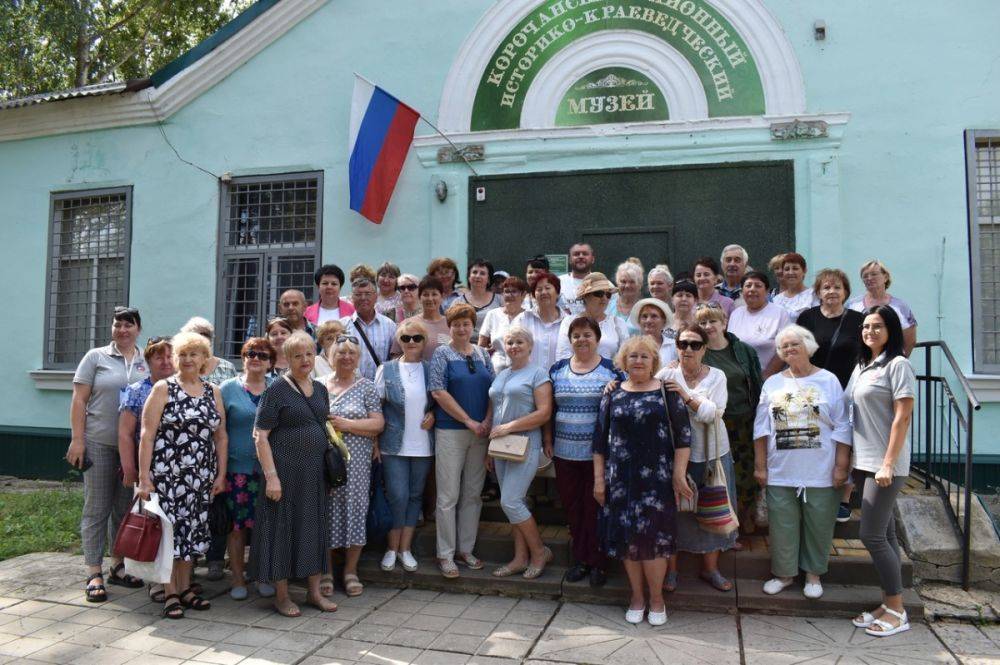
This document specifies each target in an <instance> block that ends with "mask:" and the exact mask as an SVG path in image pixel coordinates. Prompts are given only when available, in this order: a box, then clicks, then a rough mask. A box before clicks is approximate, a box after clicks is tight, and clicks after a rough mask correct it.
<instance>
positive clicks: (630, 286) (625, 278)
mask: <svg viewBox="0 0 1000 665" xmlns="http://www.w3.org/2000/svg"><path fill="white" fill-rule="evenodd" d="M642 278H643V270H642V262H641V261H640V260H639V259H637V258H635V257H631V258H629V259H628V260H627V261H625V262H624V263H619V264H618V268H617V269H616V270H615V284H617V285H618V293H616V294H615V295H614V296H612V298H611V301H610V302H609V303H608V307H607V309H606V310H605V311H606V312H607V314H609V315H611V316H617V317H618V318H619V319H621V320H623V321H626V322H627V321H628V320H629V316H631V314H632V307H633V306H634V305H635V303H636V301H637V300H639V296H640V295H642ZM630 332H631V333H633V334H634V333H635V331H634V330H632V331H630Z"/></svg>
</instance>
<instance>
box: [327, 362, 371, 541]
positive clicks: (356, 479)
mask: <svg viewBox="0 0 1000 665" xmlns="http://www.w3.org/2000/svg"><path fill="white" fill-rule="evenodd" d="M369 413H382V401H381V400H380V399H379V398H378V393H377V392H376V390H375V384H374V383H372V382H371V381H370V380H369V379H366V378H363V377H362V378H360V379H358V381H357V382H356V383H355V384H354V385H352V386H351V387H350V388H348V389H347V390H345V391H344V392H342V393H341V394H340V395H338V396H336V397H334V396H333V395H332V394H331V395H330V415H332V416H340V417H342V418H350V419H351V420H359V419H362V418H367V417H368V414H369ZM341 434H342V435H343V437H344V442H345V443H346V444H347V449H348V450H349V451H350V453H351V460H350V461H349V462H348V463H347V484H345V485H344V486H343V487H338V488H337V489H335V490H334V491H333V493H332V494H331V495H330V498H329V499H328V501H327V513H328V514H329V516H330V547H333V548H337V547H350V546H352V545H364V544H365V542H366V541H367V538H366V533H365V519H366V517H367V516H368V489H369V485H370V483H371V472H372V449H373V448H374V446H375V439H374V438H372V437H367V436H358V435H357V434H348V433H347V432H341Z"/></svg>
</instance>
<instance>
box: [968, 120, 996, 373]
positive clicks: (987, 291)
mask: <svg viewBox="0 0 1000 665" xmlns="http://www.w3.org/2000/svg"><path fill="white" fill-rule="evenodd" d="M966 171H967V174H966V175H967V178H968V197H969V205H968V208H969V227H970V228H969V239H970V241H971V243H972V247H971V251H970V252H969V255H970V257H971V260H972V311H973V313H972V328H973V335H974V338H973V349H974V354H973V358H974V360H973V369H974V370H975V371H976V372H982V373H990V374H998V373H1000V130H991V131H979V130H977V131H968V132H966Z"/></svg>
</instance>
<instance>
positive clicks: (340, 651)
mask: <svg viewBox="0 0 1000 665" xmlns="http://www.w3.org/2000/svg"><path fill="white" fill-rule="evenodd" d="M375 646H376V645H375V643H373V642H361V641H358V640H347V639H344V638H342V637H338V638H336V639H332V640H330V641H329V642H327V643H326V644H325V645H323V647H322V648H321V649H319V650H317V651H316V653H315V654H313V655H316V656H324V657H332V658H343V659H344V660H350V661H357V660H361V659H362V658H363V657H364V655H365V654H366V653H368V652H369V651H370V650H371V649H372V648H373V647H375Z"/></svg>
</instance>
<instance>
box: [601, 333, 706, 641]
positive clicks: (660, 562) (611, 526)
mask: <svg viewBox="0 0 1000 665" xmlns="http://www.w3.org/2000/svg"><path fill="white" fill-rule="evenodd" d="M615 363H616V364H617V365H618V366H619V367H620V368H622V369H623V370H624V371H625V373H626V374H627V375H628V378H626V379H625V380H624V381H622V382H621V385H619V386H617V387H616V388H614V389H613V390H611V391H610V392H608V393H607V394H606V395H604V397H603V398H602V399H601V412H600V415H599V416H598V419H597V426H596V428H595V430H594V498H595V499H596V500H597V503H599V504H600V505H601V511H600V513H599V516H598V526H597V530H598V538H599V540H600V543H601V550H602V551H603V552H604V553H605V554H606V555H607V556H608V558H610V559H622V560H623V561H624V564H625V572H626V574H627V575H628V582H629V589H630V594H631V599H630V602H629V607H628V611H627V612H625V620H626V621H628V622H629V623H641V622H642V620H643V618H644V617H645V615H646V609H647V606H648V609H649V623H650V625H653V626H662V625H663V624H664V623H666V621H667V609H666V605H665V604H664V602H663V579H664V577H665V576H666V573H667V559H668V558H669V557H670V556H671V555H673V553H674V551H675V546H676V538H677V520H676V517H677V500H678V497H679V496H680V495H683V496H685V497H690V496H691V489H690V488H689V487H688V485H687V480H686V477H685V475H686V473H687V464H688V455H689V454H690V445H691V425H690V422H689V419H688V413H687V409H686V408H685V407H684V403H683V402H682V401H681V399H680V397H679V396H678V395H677V393H674V392H666V391H664V389H663V384H662V383H661V382H660V380H659V379H657V378H656V376H655V375H656V372H657V371H658V370H659V368H660V356H659V346H658V345H657V344H656V343H655V342H654V340H651V339H649V338H648V337H645V336H641V337H633V338H631V339H628V340H626V341H625V343H624V344H622V346H621V349H619V351H618V356H617V357H616V359H615ZM671 485H672V488H671ZM647 589H648V593H649V600H648V603H647V600H646V595H645V594H646V591H647Z"/></svg>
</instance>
